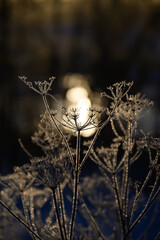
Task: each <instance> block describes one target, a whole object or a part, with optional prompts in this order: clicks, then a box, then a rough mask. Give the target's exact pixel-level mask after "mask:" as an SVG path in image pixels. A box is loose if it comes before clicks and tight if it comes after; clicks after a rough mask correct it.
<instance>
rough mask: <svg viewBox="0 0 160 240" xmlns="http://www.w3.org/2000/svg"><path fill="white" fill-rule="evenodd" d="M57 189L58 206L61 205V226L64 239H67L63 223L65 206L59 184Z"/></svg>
mask: <svg viewBox="0 0 160 240" xmlns="http://www.w3.org/2000/svg"><path fill="white" fill-rule="evenodd" d="M58 191H59V198H60V206H61V219H62V227H63V231H64V236H65V239H66V240H67V239H68V236H67V230H66V229H67V227H66V223H65V218H66V213H65V207H64V199H63V193H62V189H61V186H60V185H59V186H58Z"/></svg>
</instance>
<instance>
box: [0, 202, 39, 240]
mask: <svg viewBox="0 0 160 240" xmlns="http://www.w3.org/2000/svg"><path fill="white" fill-rule="evenodd" d="M0 204H1V205H2V206H3V207H4V208H5V209H6V210H7V211H8V212H9V213H10V214H11V215H12V216H13V217H14V218H16V219H17V220H18V221H19V222H20V223H21V224H22V225H23V226H24V227H25V228H26V229H27V230H28V231H29V232H31V233H32V234H33V235H34V236H35V237H36V238H38V239H39V240H43V239H42V238H41V237H40V236H38V234H36V233H35V232H34V231H33V230H32V229H31V228H30V227H29V226H28V225H27V224H26V223H25V222H24V221H23V220H22V219H20V218H19V217H18V216H17V215H16V214H15V213H14V212H12V211H11V210H10V209H9V208H8V207H7V206H6V205H5V203H3V202H2V201H1V200H0Z"/></svg>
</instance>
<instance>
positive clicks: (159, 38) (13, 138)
mask: <svg viewBox="0 0 160 240" xmlns="http://www.w3.org/2000/svg"><path fill="white" fill-rule="evenodd" d="M68 73H75V74H77V73H78V74H82V75H83V76H85V77H87V78H88V79H89V83H90V87H91V89H92V91H99V92H103V91H105V88H106V86H109V85H110V84H112V83H114V82H117V81H122V80H126V81H134V82H135V84H134V87H133V92H137V91H138V92H139V91H140V92H142V93H145V94H146V95H147V97H148V98H150V99H152V100H153V101H154V102H155V107H154V110H152V112H151V116H150V120H149V122H148V124H149V128H151V129H152V130H153V133H154V134H155V135H158V134H159V133H160V126H159V119H160V113H159V106H160V98H159V96H160V95H159V91H160V1H158V0H141V1H138V0H137V1H136V0H75V1H73V0H25V1H22V0H1V1H0V172H1V173H2V174H6V173H8V172H12V170H13V166H14V165H22V164H23V163H24V162H25V161H28V158H27V156H26V154H25V153H24V152H23V150H22V149H21V148H20V146H19V144H18V138H19V137H20V138H22V139H23V141H24V143H25V144H26V146H27V147H30V136H31V135H32V134H33V132H34V131H35V129H36V124H37V121H38V120H39V115H40V114H41V113H43V110H44V108H43V106H42V102H41V99H40V96H38V95H36V94H34V93H33V91H31V90H30V89H28V88H27V87H26V86H25V85H24V84H23V83H22V82H21V81H20V80H19V79H18V76H19V75H26V76H27V77H28V79H29V80H31V81H34V80H44V79H48V77H50V76H56V78H57V79H56V81H55V83H54V86H53V88H54V89H53V90H54V93H57V94H60V95H62V96H64V94H65V88H63V85H62V79H63V77H64V76H65V75H66V74H68ZM146 124H147V123H146V122H145V125H146ZM149 130H150V129H149Z"/></svg>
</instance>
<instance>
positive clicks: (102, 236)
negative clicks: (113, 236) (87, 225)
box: [79, 196, 106, 240]
mask: <svg viewBox="0 0 160 240" xmlns="http://www.w3.org/2000/svg"><path fill="white" fill-rule="evenodd" d="M79 199H80V202H81V204H82V207H84V208H85V210H86V213H87V214H88V216H89V218H90V220H91V222H92V223H93V225H94V227H95V230H96V231H97V233H98V234H99V236H100V237H101V238H102V240H105V239H106V238H105V237H104V235H103V233H102V232H101V230H100V229H99V226H98V225H97V223H96V221H95V219H94V217H93V216H92V214H91V212H90V210H89V209H88V207H87V205H86V203H85V202H84V199H83V197H82V196H80V198H79Z"/></svg>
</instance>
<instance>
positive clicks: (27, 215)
mask: <svg viewBox="0 0 160 240" xmlns="http://www.w3.org/2000/svg"><path fill="white" fill-rule="evenodd" d="M21 198H22V206H23V210H24V215H25V219H26V221H27V224H28V226H29V227H30V229H32V225H31V222H30V220H29V214H28V209H27V207H26V205H25V199H24V192H22V193H21ZM31 236H32V238H33V240H35V236H34V235H33V234H32V233H31Z"/></svg>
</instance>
